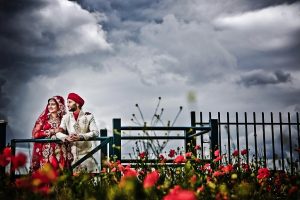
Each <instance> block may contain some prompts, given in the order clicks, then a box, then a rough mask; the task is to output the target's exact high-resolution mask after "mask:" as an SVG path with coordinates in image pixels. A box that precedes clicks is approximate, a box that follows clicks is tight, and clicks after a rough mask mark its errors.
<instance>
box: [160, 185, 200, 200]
mask: <svg viewBox="0 0 300 200" xmlns="http://www.w3.org/2000/svg"><path fill="white" fill-rule="evenodd" d="M182 199H184V200H196V199H197V198H196V195H195V194H194V192H192V191H189V190H184V189H182V188H181V187H180V186H175V187H174V189H172V190H171V191H170V193H169V194H168V195H166V196H165V197H164V198H163V200H182Z"/></svg>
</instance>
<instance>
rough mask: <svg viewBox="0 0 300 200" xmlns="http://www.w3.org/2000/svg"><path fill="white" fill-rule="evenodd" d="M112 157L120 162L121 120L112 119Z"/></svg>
mask: <svg viewBox="0 0 300 200" xmlns="http://www.w3.org/2000/svg"><path fill="white" fill-rule="evenodd" d="M111 149H112V155H114V157H116V159H117V160H121V119H113V144H112V145H111Z"/></svg>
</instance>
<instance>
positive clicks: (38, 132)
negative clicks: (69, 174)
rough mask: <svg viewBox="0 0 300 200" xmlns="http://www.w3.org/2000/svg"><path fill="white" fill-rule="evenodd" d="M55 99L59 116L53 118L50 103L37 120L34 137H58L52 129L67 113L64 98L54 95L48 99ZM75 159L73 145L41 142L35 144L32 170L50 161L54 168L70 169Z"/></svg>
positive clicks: (33, 132) (57, 125)
mask: <svg viewBox="0 0 300 200" xmlns="http://www.w3.org/2000/svg"><path fill="white" fill-rule="evenodd" d="M51 99H52V100H54V101H55V102H56V105H57V106H58V112H57V114H58V115H57V117H56V118H53V117H52V116H51V115H50V113H49V111H48V104H47V106H46V108H45V110H44V111H43V112H42V114H41V115H40V116H39V118H38V119H37V121H36V122H35V125H34V128H33V130H32V137H33V138H34V139H56V136H55V133H54V132H53V130H52V129H56V128H58V127H59V125H60V122H61V119H62V117H63V115H64V114H65V113H66V110H65V105H64V99H63V98H62V97H61V96H54V97H52V98H50V99H49V100H48V102H49V101H50V100H51ZM72 161H73V155H72V153H71V146H70V145H69V144H66V143H63V144H58V143H54V142H51V143H39V142H36V143H34V145H33V152H32V162H31V171H32V172H34V171H36V170H38V169H40V168H42V167H43V166H44V165H45V164H46V163H50V164H51V165H52V167H53V168H54V169H61V170H64V169H68V168H69V167H70V166H71V163H72Z"/></svg>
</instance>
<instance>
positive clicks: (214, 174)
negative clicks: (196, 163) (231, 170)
mask: <svg viewBox="0 0 300 200" xmlns="http://www.w3.org/2000/svg"><path fill="white" fill-rule="evenodd" d="M223 175H224V173H223V172H220V171H215V172H214V173H213V176H214V177H219V176H223Z"/></svg>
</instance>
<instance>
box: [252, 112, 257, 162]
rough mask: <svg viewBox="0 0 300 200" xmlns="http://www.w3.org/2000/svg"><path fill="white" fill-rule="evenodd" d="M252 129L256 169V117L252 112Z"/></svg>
mask: <svg viewBox="0 0 300 200" xmlns="http://www.w3.org/2000/svg"><path fill="white" fill-rule="evenodd" d="M253 129H254V148H255V164H256V167H257V164H258V156H257V134H256V115H255V112H253Z"/></svg>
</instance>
